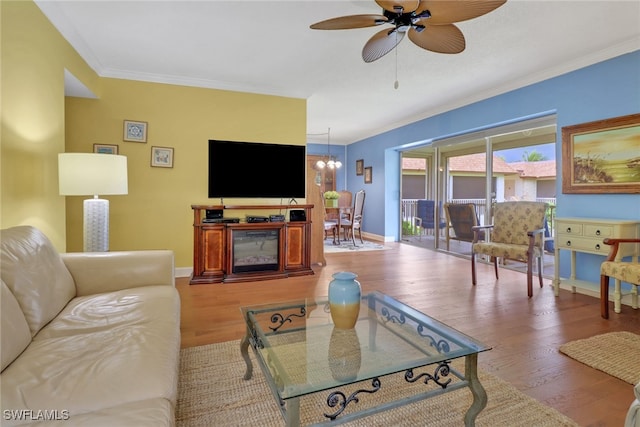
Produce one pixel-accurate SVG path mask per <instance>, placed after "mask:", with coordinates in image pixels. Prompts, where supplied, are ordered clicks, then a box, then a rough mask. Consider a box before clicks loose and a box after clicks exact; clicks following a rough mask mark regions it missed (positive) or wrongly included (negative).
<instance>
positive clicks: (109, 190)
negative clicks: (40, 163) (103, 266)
mask: <svg viewBox="0 0 640 427" xmlns="http://www.w3.org/2000/svg"><path fill="white" fill-rule="evenodd" d="M58 185H59V190H60V195H62V196H88V195H93V199H87V200H85V201H84V204H83V208H84V224H83V228H84V251H85V252H106V251H108V250H109V201H108V200H105V199H100V198H98V195H114V194H127V192H128V185H127V158H126V157H125V156H119V155H115V154H98V153H60V154H58Z"/></svg>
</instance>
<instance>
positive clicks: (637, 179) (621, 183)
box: [562, 114, 640, 194]
mask: <svg viewBox="0 0 640 427" xmlns="http://www.w3.org/2000/svg"><path fill="white" fill-rule="evenodd" d="M562 192H563V193H565V194H567V193H569V194H571V193H640V114H632V115H629V116H621V117H615V118H612V119H606V120H598V121H595V122H589V123H582V124H579V125H574V126H565V127H563V128H562Z"/></svg>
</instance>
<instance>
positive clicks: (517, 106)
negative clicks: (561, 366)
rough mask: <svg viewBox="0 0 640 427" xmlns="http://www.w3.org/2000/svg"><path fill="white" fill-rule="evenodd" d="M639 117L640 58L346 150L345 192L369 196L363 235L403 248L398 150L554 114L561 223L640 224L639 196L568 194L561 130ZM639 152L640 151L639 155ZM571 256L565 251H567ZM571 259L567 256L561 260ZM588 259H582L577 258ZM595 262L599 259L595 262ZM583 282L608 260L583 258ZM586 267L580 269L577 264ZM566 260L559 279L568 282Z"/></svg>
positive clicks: (565, 77)
mask: <svg viewBox="0 0 640 427" xmlns="http://www.w3.org/2000/svg"><path fill="white" fill-rule="evenodd" d="M638 112H640V51H635V52H632V53H629V54H625V55H622V56H619V57H617V58H613V59H610V60H607V61H604V62H601V63H598V64H594V65H591V66H589V67H585V68H582V69H580V70H577V71H573V72H571V73H567V74H564V75H561V76H558V77H554V78H552V79H548V80H545V81H543V82H540V83H536V84H533V85H530V86H527V87H524V88H521V89H517V90H514V91H511V92H508V93H505V94H503V95H499V96H496V97H493V98H489V99H486V100H483V101H480V102H477V103H474V104H470V105H467V106H465V107H462V108H458V109H456V110H452V111H448V112H446V113H442V114H440V115H437V116H434V117H430V118H427V119H424V120H421V121H418V122H415V123H412V124H409V125H406V126H403V127H400V128H398V129H394V130H392V131H388V132H385V133H383V134H380V135H376V136H374V137H371V138H367V139H364V140H362V141H358V142H356V143H353V144H350V145H348V146H347V153H346V158H347V159H349V163H348V164H347V165H346V166H347V170H346V177H347V189H348V190H350V191H352V192H355V191H357V190H359V189H360V188H364V189H365V190H366V192H367V199H366V212H367V213H368V214H367V215H365V218H364V224H363V230H364V231H365V232H367V233H372V234H375V235H379V236H384V238H385V240H395V241H398V240H399V238H400V236H399V226H398V224H399V221H400V220H399V211H400V208H399V202H400V182H399V181H400V172H399V168H400V153H399V148H400V147H402V146H406V145H407V144H410V143H415V142H418V141H429V140H436V139H442V138H444V137H446V136H449V135H452V134H461V133H466V132H470V131H472V130H477V129H478V128H487V127H493V126H497V125H500V124H503V123H505V122H512V121H514V120H524V119H527V118H531V117H536V116H539V115H544V114H548V113H556V117H557V123H558V134H557V139H556V140H557V141H558V142H557V147H556V159H558V160H559V161H558V162H557V164H558V170H557V175H556V176H557V177H558V179H557V183H556V185H557V188H556V190H557V192H556V194H557V204H558V208H557V216H560V217H571V216H576V217H590V218H615V219H640V195H637V194H602V195H586V194H584V195H580V194H562V171H561V164H562V162H561V161H560V159H561V158H562V127H563V126H568V125H574V124H579V123H585V122H590V121H594V120H601V119H607V118H611V117H616V116H622V115H627V114H634V113H638ZM639 149H640V148H639ZM355 159H364V163H365V166H372V167H373V183H372V184H364V183H363V180H362V176H356V175H355ZM562 252H566V251H562ZM563 255H566V256H568V254H563ZM580 255H584V254H579V256H580ZM590 257H591V258H593V259H590ZM584 260H585V261H597V262H588V263H587V264H589V266H588V267H587V268H584V269H582V273H581V274H583V275H584V277H585V278H589V280H592V281H593V280H594V277H595V276H597V275H599V272H597V269H598V267H599V265H600V263H601V262H602V257H596V256H593V255H584ZM579 262H580V261H579ZM568 270H569V265H568V258H566V257H563V258H562V259H561V270H560V271H561V275H562V276H565V277H566V276H568Z"/></svg>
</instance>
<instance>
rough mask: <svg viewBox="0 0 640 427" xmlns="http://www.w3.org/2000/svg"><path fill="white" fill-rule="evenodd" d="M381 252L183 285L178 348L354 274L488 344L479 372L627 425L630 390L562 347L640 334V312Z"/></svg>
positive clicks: (395, 249)
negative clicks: (281, 273)
mask: <svg viewBox="0 0 640 427" xmlns="http://www.w3.org/2000/svg"><path fill="white" fill-rule="evenodd" d="M386 246H389V247H391V249H389V250H385V251H374V252H355V253H337V254H327V255H325V256H326V258H327V264H328V265H327V266H326V267H320V266H314V268H313V269H314V271H315V273H316V274H315V275H313V276H303V277H292V278H288V279H284V280H270V281H261V282H247V283H234V284H216V285H189V279H188V278H180V279H178V280H177V288H178V290H179V292H180V295H181V298H182V324H181V328H182V346H183V347H192V346H198V345H204V344H210V343H215V342H222V341H228V340H233V339H239V338H241V337H242V335H243V333H244V322H243V320H242V317H241V315H240V310H239V307H240V306H243V305H253V304H261V303H266V302H279V301H288V300H292V299H298V298H304V297H308V296H323V295H326V294H327V285H328V283H329V281H330V280H331V275H332V274H333V273H335V272H337V271H353V272H355V273H357V274H358V280H359V281H360V283H361V285H362V289H363V292H368V291H372V290H378V291H381V292H384V293H386V294H388V295H391V296H393V297H395V298H397V299H399V300H401V301H403V302H404V303H406V304H408V305H410V306H412V307H414V308H416V309H418V310H420V311H422V312H424V313H426V314H428V315H430V316H432V317H434V318H436V319H438V320H440V321H442V322H444V323H446V324H448V325H450V326H452V327H454V328H456V329H458V330H460V331H462V332H464V333H466V334H468V335H471V336H473V337H474V338H476V339H478V340H480V341H482V342H484V343H486V344H488V345H490V346H492V347H493V348H492V350H490V351H487V352H484V353H481V354H480V356H479V365H480V368H481V369H484V370H486V371H488V372H491V373H493V374H494V375H496V376H498V377H500V378H502V379H504V380H506V381H508V382H509V383H511V384H512V385H514V386H515V387H517V388H518V389H519V390H521V391H522V392H524V393H526V394H528V395H529V396H532V397H534V398H535V399H538V400H539V401H541V402H543V403H545V404H547V405H549V406H552V407H554V408H556V409H557V410H558V411H560V412H562V413H563V414H565V415H567V416H568V417H570V418H572V419H573V420H575V421H576V422H577V423H579V424H580V425H581V426H611V427H614V426H615V427H619V426H622V425H623V424H624V418H625V415H626V412H627V409H628V408H629V405H630V404H631V401H632V400H633V390H632V389H633V387H632V386H631V385H630V384H627V383H625V382H624V381H621V380H618V379H616V378H614V377H612V376H609V375H607V374H604V373H602V372H600V371H597V370H595V369H592V368H589V367H587V366H585V365H582V364H581V363H579V362H576V361H574V360H572V359H570V358H568V357H566V356H564V355H563V354H561V353H560V352H559V351H558V348H559V347H560V345H561V344H564V343H565V342H568V341H572V340H576V339H580V338H586V337H590V336H593V335H596V334H601V333H606V332H612V331H632V332H636V333H638V332H639V331H640V310H633V309H632V308H631V307H629V306H623V307H622V313H620V314H616V313H615V312H613V309H612V310H611V316H610V319H609V320H604V319H602V318H601V317H600V306H599V304H600V301H599V300H598V299H597V298H593V297H589V296H586V295H581V294H572V293H570V292H569V291H564V290H561V291H560V296H559V297H557V298H556V297H555V296H554V294H553V288H552V286H551V283H550V281H549V280H545V285H544V287H543V288H542V289H541V288H539V287H538V286H536V285H535V284H534V295H533V297H532V298H531V299H529V298H527V292H526V277H525V276H524V275H523V274H522V273H519V272H516V271H511V270H505V269H500V280H499V281H497V282H496V281H495V280H494V276H493V267H492V266H490V265H485V264H479V265H478V285H477V286H475V287H474V286H472V285H471V267H470V261H469V260H468V259H464V258H460V257H455V256H451V255H446V254H443V253H438V252H435V251H431V250H427V249H423V248H418V247H414V246H410V245H404V244H401V243H386Z"/></svg>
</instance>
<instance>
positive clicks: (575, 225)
mask: <svg viewBox="0 0 640 427" xmlns="http://www.w3.org/2000/svg"><path fill="white" fill-rule="evenodd" d="M555 225H556V230H555V231H556V232H555V277H554V281H553V286H554V290H555V294H556V296H558V293H559V291H560V283H561V282H562V284H563V285H564V284H566V285H568V286H571V291H572V292H574V293H575V292H576V288H581V289H586V290H589V291H593V292H598V289H599V284H598V283H592V282H587V281H583V280H578V279H576V252H583V253H589V254H596V255H602V256H604V257H606V256H607V255H609V250H610V249H611V246H609V245H605V244H604V243H603V242H602V241H603V240H604V239H605V238H607V237H609V238H612V239H621V238H640V221H631V220H615V219H597V218H557V217H556V219H555ZM561 250H568V251H570V252H571V275H570V276H569V278H566V279H565V278H560V251H561ZM639 253H640V248H639V245H637V244H623V245H620V249H619V250H618V254H617V255H616V260H620V259H622V258H624V257H627V256H633V257H635V258H636V259H637V258H638V255H639ZM602 261H604V259H603V260H602ZM634 289H635V288H634ZM598 295H599V294H598ZM621 299H622V293H621V286H620V281H619V280H616V281H615V288H614V293H613V302H614V310H615V312H616V313H620V303H621Z"/></svg>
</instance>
